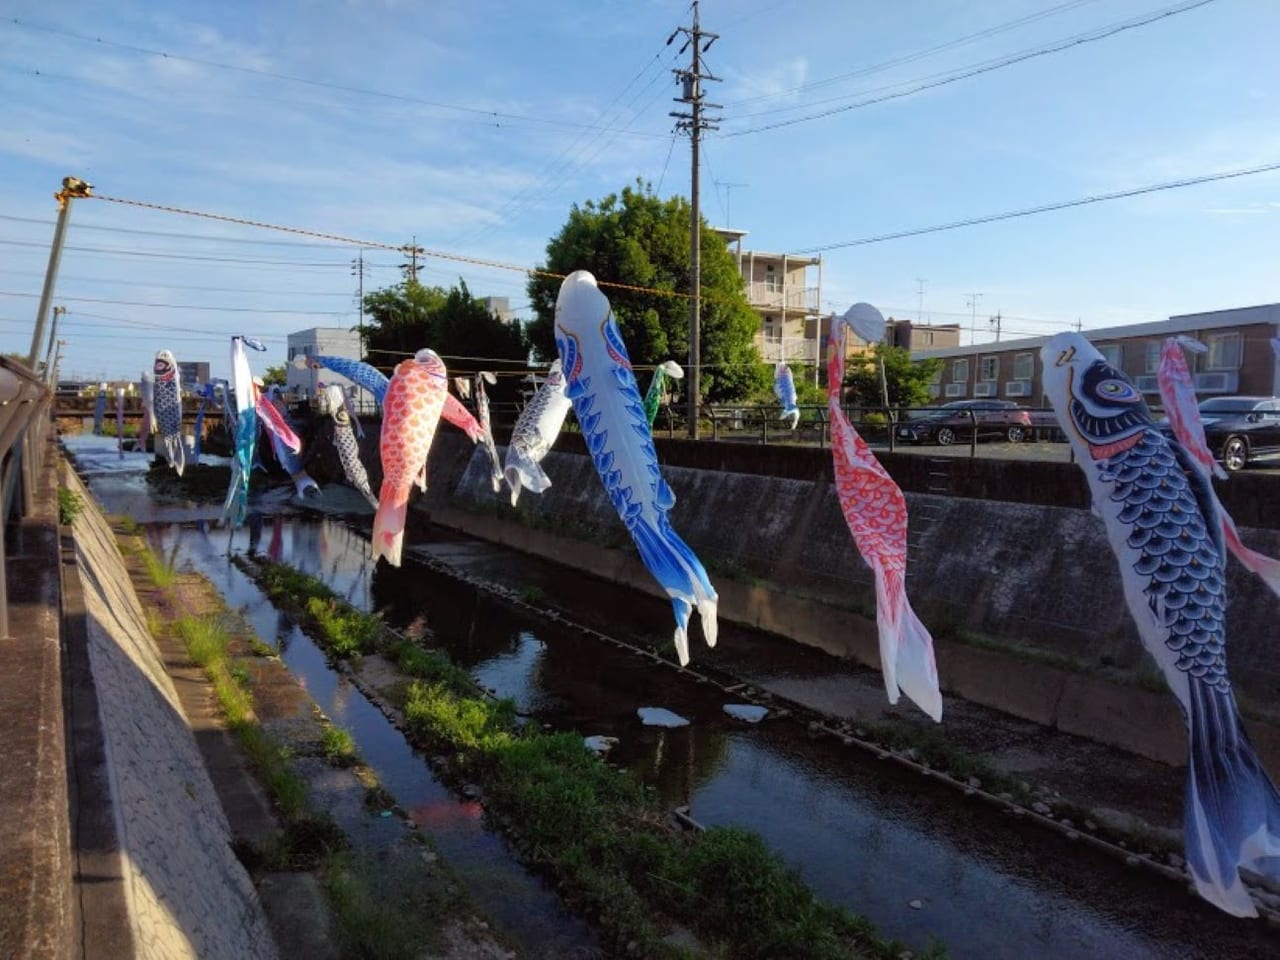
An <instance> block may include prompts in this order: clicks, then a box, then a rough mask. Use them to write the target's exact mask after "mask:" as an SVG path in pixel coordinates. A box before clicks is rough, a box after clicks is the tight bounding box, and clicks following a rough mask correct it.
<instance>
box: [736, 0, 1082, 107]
mask: <svg viewBox="0 0 1280 960" xmlns="http://www.w3.org/2000/svg"><path fill="white" fill-rule="evenodd" d="M1097 2H1098V0H1069V2H1067V3H1061V4H1058V6H1056V7H1049V8H1048V9H1047V10H1040V11H1038V12H1036V13H1031V14H1027V15H1026V16H1024V17H1018V18H1017V19H1015V20H1008V21H1006V22H1004V23H1000V24H997V25H995V26H993V27H988V28H987V29H985V30H979V31H978V32H977V33H970V34H966V35H965V36H963V37H957V38H956V39H955V40H948V41H946V42H945V43H939V44H936V45H934V46H932V47H926V48H925V49H923V50H917V51H915V52H914V53H908V54H903V55H902V56H899V57H894V58H892V59H890V60H882V61H880V62H879V63H873V64H871V65H869V66H866V67H861V68H859V69H857V70H854V71H853V72H851V73H842V74H839V75H838V76H834V77H826V78H825V79H822V80H812V81H810V82H808V83H802V84H800V85H799V86H796V87H790V88H788V89H786V90H778V91H775V92H772V93H762V94H757V95H756V96H753V97H743V98H742V99H741V100H733V101H730V102H729V103H726V104H725V106H726V107H729V108H732V107H738V106H741V105H743V104H746V103H759V102H760V101H762V100H777V99H780V98H782V97H789V96H792V95H794V94H797V93H805V92H806V91H809V90H817V89H820V88H822V87H829V86H832V85H834V84H838V83H844V82H845V81H846V80H857V79H861V78H862V77H867V76H871V75H872V74H876V73H882V72H884V71H885V70H891V69H892V68H894V67H900V66H903V65H905V64H908V63H915V62H916V61H917V60H923V59H925V58H927V57H931V56H933V55H934V54H937V53H943V52H945V51H947V50H952V49H954V48H956V47H961V46H965V45H967V44H970V43H973V42H974V41H976V40H985V39H987V38H988V37H994V36H996V35H997V34H1001V33H1007V32H1008V31H1010V30H1013V29H1016V28H1017V27H1021V26H1025V25H1026V24H1028V23H1032V22H1034V21H1036V20H1043V19H1044V18H1046V17H1051V16H1055V15H1056V14H1059V13H1065V12H1067V11H1070V10H1074V9H1075V8H1077V7H1083V6H1086V5H1088V4H1090V3H1097ZM739 116H751V114H739Z"/></svg>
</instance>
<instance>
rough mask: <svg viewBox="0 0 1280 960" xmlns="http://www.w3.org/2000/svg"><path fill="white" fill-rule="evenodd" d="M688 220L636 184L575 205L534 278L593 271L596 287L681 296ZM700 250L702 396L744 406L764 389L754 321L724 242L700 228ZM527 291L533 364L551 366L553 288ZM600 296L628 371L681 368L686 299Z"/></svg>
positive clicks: (686, 279) (610, 292)
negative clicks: (623, 347)
mask: <svg viewBox="0 0 1280 960" xmlns="http://www.w3.org/2000/svg"><path fill="white" fill-rule="evenodd" d="M690 212H691V211H690V207H689V204H688V202H687V201H686V200H684V199H683V198H682V197H671V198H670V199H667V200H662V199H660V198H659V197H658V196H656V195H655V194H654V193H653V190H652V188H651V187H650V186H649V185H648V184H646V183H643V182H641V181H639V180H637V181H636V185H635V186H634V187H625V188H624V189H623V190H622V193H621V194H616V193H611V194H609V195H608V196H607V197H605V198H604V199H602V200H599V201H595V200H588V201H587V202H586V203H584V204H582V205H581V206H578V205H577V204H575V205H574V206H573V208H572V209H571V210H570V212H569V219H568V221H567V222H566V223H565V225H564V226H563V227H562V228H561V230H560V232H559V233H558V234H557V235H556V236H554V237H552V238H551V240H550V241H549V242H548V243H547V258H546V263H545V264H544V265H543V266H542V267H541V268H540V269H541V270H545V271H548V272H551V273H556V274H569V273H572V272H573V271H574V270H590V271H591V273H592V274H594V275H595V277H596V279H597V280H600V281H607V282H612V283H625V284H631V285H634V286H638V287H645V288H649V289H652V290H655V291H670V292H671V293H675V294H687V293H688V292H689V290H690V289H691V280H690V263H689V260H690V250H689V217H690ZM701 249H702V304H701V311H700V314H699V327H700V330H701V334H702V335H701V359H702V364H703V370H702V376H701V387H702V390H701V392H702V394H703V398H704V399H705V400H710V401H712V402H719V401H724V400H736V399H741V398H743V397H747V396H750V395H752V394H754V393H756V392H757V391H758V390H760V389H761V388H762V387H767V385H768V384H769V382H770V379H769V378H770V371H769V370H768V369H767V368H766V367H765V365H764V364H763V363H761V362H760V355H759V353H758V352H757V351H756V348H755V346H754V344H753V342H752V341H753V338H754V336H755V333H756V331H757V330H758V329H759V327H760V318H759V317H758V316H757V315H756V313H755V312H754V311H752V309H751V308H750V307H749V306H748V305H747V298H746V293H745V290H744V289H743V283H742V278H741V275H740V274H739V273H738V267H737V264H736V263H735V262H734V259H733V256H732V254H730V252H729V249H728V247H727V246H726V245H725V242H724V239H723V238H722V237H721V236H720V235H719V234H718V233H716V232H715V231H714V230H712V229H711V228H710V227H708V226H707V225H706V223H705V222H704V223H703V224H702V234H701ZM528 289H529V298H530V300H531V301H532V303H533V310H534V313H535V314H536V319H534V320H533V321H532V322H531V323H530V324H529V328H528V334H529V341H530V344H531V345H532V347H533V349H534V351H535V352H536V353H537V355H538V357H539V358H540V359H542V360H544V361H545V360H551V359H553V358H554V357H555V356H556V346H555V306H556V296H557V294H559V292H560V280H558V279H556V278H555V277H546V276H534V277H532V278H531V279H530V280H529V287H528ZM604 292H605V294H606V295H607V296H608V297H609V301H610V303H611V304H612V305H613V312H614V315H615V316H616V317H617V320H618V326H619V327H620V328H621V330H622V336H623V339H624V340H625V341H626V344H627V352H628V353H629V354H630V356H631V362H632V363H633V364H635V365H636V366H637V367H648V366H655V365H657V364H659V363H662V362H663V361H665V360H676V361H677V362H679V363H681V364H684V363H685V361H686V360H687V358H688V353H689V347H688V345H689V301H688V299H687V298H686V297H684V296H671V295H669V294H666V293H663V292H654V293H647V292H639V291H633V290H620V289H616V288H611V287H605V288H604ZM641 379H642V380H644V378H643V376H642V377H641ZM645 382H647V381H645Z"/></svg>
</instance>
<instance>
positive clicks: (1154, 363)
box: [1145, 340, 1164, 373]
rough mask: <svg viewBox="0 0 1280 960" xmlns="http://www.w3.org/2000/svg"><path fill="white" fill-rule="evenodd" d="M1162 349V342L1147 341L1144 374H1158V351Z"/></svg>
mask: <svg viewBox="0 0 1280 960" xmlns="http://www.w3.org/2000/svg"><path fill="white" fill-rule="evenodd" d="M1163 349H1164V342H1163V341H1161V340H1148V341H1147V362H1146V365H1145V366H1146V369H1145V372H1146V373H1159V371H1160V351H1161V350H1163Z"/></svg>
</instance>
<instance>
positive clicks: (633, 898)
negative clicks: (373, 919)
mask: <svg viewBox="0 0 1280 960" xmlns="http://www.w3.org/2000/svg"><path fill="white" fill-rule="evenodd" d="M255 567H256V569H255ZM245 569H248V570H249V572H250V573H252V574H255V575H256V578H257V579H258V582H259V584H260V585H261V586H262V587H263V588H264V589H265V590H266V592H267V593H268V595H269V596H271V597H272V599H273V601H275V602H277V603H278V605H280V606H283V607H285V608H286V609H289V610H291V611H293V612H295V613H299V612H300V616H301V617H302V619H304V620H306V621H307V622H306V623H304V627H307V628H309V631H314V634H313V635H314V636H315V639H316V640H317V641H318V642H319V643H320V644H321V645H322V646H325V647H327V648H328V649H329V650H330V651H331V652H334V653H336V649H335V647H341V648H343V649H349V648H352V647H353V646H355V645H356V644H355V642H354V641H353V640H352V636H353V633H354V635H355V636H357V637H358V638H360V642H361V643H363V641H364V639H365V638H366V637H367V636H368V635H367V634H365V633H364V632H363V628H360V629H358V630H354V631H353V630H352V629H351V628H350V626H349V624H348V622H347V620H346V618H348V617H356V618H364V619H365V621H367V622H368V623H369V624H370V626H369V628H368V629H369V633H370V634H371V633H372V631H373V626H376V627H377V628H378V630H379V632H380V633H381V635H382V639H381V641H380V642H375V644H374V649H379V650H382V651H383V652H385V653H386V654H387V655H388V656H390V657H391V658H393V659H394V660H395V661H396V663H397V664H398V665H399V667H400V669H401V670H402V671H403V672H404V673H405V674H407V675H409V676H411V677H414V678H415V679H414V680H413V681H412V682H411V683H409V684H408V685H407V686H405V687H403V688H401V689H402V690H403V693H402V695H401V696H397V697H396V699H397V700H398V701H399V703H398V705H399V706H400V707H401V708H402V710H403V712H404V716H405V721H406V726H407V728H408V731H409V734H410V737H411V738H412V739H413V740H414V741H415V743H417V744H418V745H419V746H421V747H423V748H424V749H427V750H430V751H433V752H445V753H449V754H451V756H452V763H451V765H450V767H451V770H452V772H453V775H455V776H459V777H465V778H466V782H471V783H476V784H478V785H480V787H481V789H482V790H483V791H484V795H485V809H486V811H487V812H488V813H489V814H490V815H492V816H494V817H495V818H496V819H497V820H498V821H499V822H501V823H504V824H506V825H507V826H508V827H509V829H510V830H511V832H512V835H513V838H514V840H515V842H516V844H517V845H518V847H519V848H520V850H521V853H522V855H523V856H524V858H525V859H526V860H528V861H529V862H531V863H533V864H535V865H536V866H538V867H539V868H540V869H543V870H546V871H548V872H549V873H550V874H551V875H552V876H553V877H554V878H555V879H556V881H557V883H558V885H559V887H560V888H561V890H562V891H563V893H564V894H565V895H566V897H567V898H568V899H569V900H570V901H571V902H574V903H576V904H577V905H579V906H580V907H582V908H584V910H585V911H586V912H587V913H588V914H589V915H591V916H595V917H598V918H599V923H600V925H601V926H602V927H603V928H604V929H605V930H606V931H607V932H608V933H609V934H610V935H611V936H612V937H613V938H615V941H616V945H617V946H618V947H620V948H624V947H625V945H626V944H628V943H630V942H631V941H633V940H634V941H635V942H636V944H637V945H638V947H639V951H640V953H641V954H642V955H645V956H652V957H678V956H684V955H687V954H686V952H685V950H684V948H680V947H676V946H674V945H672V944H671V943H668V942H667V941H666V940H665V939H664V935H665V933H666V932H667V930H668V929H669V928H670V927H671V926H672V925H679V926H682V927H685V928H687V929H688V930H691V931H693V932H694V933H695V934H696V935H697V936H698V938H699V939H700V941H701V942H702V943H703V944H704V945H705V946H707V947H708V948H709V949H710V951H711V955H712V956H718V957H729V956H732V957H740V958H744V960H754V958H761V960H762V958H765V957H780V956H785V957H788V958H795V960H845V958H854V957H872V958H882V957H883V958H890V957H895V958H896V957H897V956H898V954H899V953H900V952H901V947H900V946H899V945H896V944H893V943H890V942H886V941H883V940H881V939H879V938H878V937H877V936H876V935H875V933H874V932H873V931H872V930H871V928H870V926H869V925H868V924H867V923H866V921H864V920H861V919H859V918H857V917H855V916H853V915H852V914H850V913H849V912H847V911H845V910H843V909H841V908H837V907H833V906H831V905H829V904H825V903H823V902H821V901H820V900H818V899H817V898H816V897H815V896H814V895H813V893H812V891H810V890H809V888H808V887H807V886H806V885H805V884H804V883H803V882H802V881H801V880H800V879H799V877H798V876H796V875H795V874H794V872H792V871H790V870H789V869H788V868H787V867H786V866H785V865H784V864H783V863H782V861H781V860H780V859H778V858H777V857H776V856H774V855H773V854H772V853H770V852H769V851H768V849H767V848H766V847H765V845H764V843H763V841H762V840H760V838H759V837H757V836H755V835H753V834H750V833H746V832H744V831H740V830H724V829H712V830H708V831H706V832H704V833H698V834H682V833H678V832H675V831H672V830H671V829H669V828H668V827H667V826H666V825H665V816H666V810H665V808H664V807H663V806H662V805H661V804H660V803H659V802H658V801H657V799H656V798H655V797H654V795H653V794H652V792H651V791H649V790H647V789H646V788H644V787H643V786H642V785H640V784H639V783H638V782H637V781H636V780H635V779H634V778H632V777H631V776H629V775H627V774H625V773H623V772H621V771H619V770H617V769H615V768H613V767H610V766H609V765H607V764H606V763H604V762H603V761H602V760H601V759H599V758H598V757H596V756H595V755H594V754H592V753H591V752H590V751H588V750H586V749H585V748H584V747H583V744H582V738H581V737H580V736H579V735H577V734H574V733H544V732H542V730H541V729H540V727H538V725H536V724H525V725H520V724H519V723H518V722H517V719H518V718H517V716H516V710H515V707H514V705H513V704H512V702H511V701H509V700H498V701H495V700H492V699H489V698H487V697H485V696H483V695H482V694H481V693H480V692H479V690H478V689H477V687H476V685H475V683H474V682H473V681H472V679H471V678H470V676H468V675H467V674H466V672H465V671H462V670H460V669H459V668H458V667H456V666H455V665H453V664H451V663H450V662H449V661H448V660H447V658H445V657H443V656H441V655H440V654H439V653H435V652H431V651H426V650H423V649H421V648H419V647H416V646H414V645H413V644H412V643H411V642H409V641H406V640H400V639H396V638H393V636H392V635H391V634H390V632H389V631H386V630H385V629H383V627H382V624H381V621H380V620H379V619H378V618H376V617H370V616H369V615H368V614H363V613H360V612H359V611H354V610H352V609H351V608H349V607H348V606H347V605H346V604H345V603H343V602H342V601H341V600H339V599H338V598H336V597H335V596H334V594H333V592H332V591H330V590H329V589H328V588H327V587H325V586H324V585H323V584H322V583H320V582H319V581H317V580H314V579H313V578H311V577H307V576H304V575H303V574H300V573H298V572H297V571H296V570H293V569H292V568H289V567H287V566H285V565H282V564H274V563H269V562H260V563H257V564H255V565H254V566H253V567H250V566H249V565H245ZM344 624H346V626H344ZM344 631H346V632H344ZM335 638H337V639H336V642H335ZM376 799H378V800H382V799H385V798H383V797H382V796H381V794H379V795H377V798H376ZM335 882H336V883H337V885H338V886H337V896H338V897H340V898H348V899H349V900H350V902H352V903H355V902H356V901H357V900H358V891H356V892H353V891H352V890H349V889H348V888H346V887H345V886H343V884H345V882H346V881H345V880H344V879H342V878H341V877H339V878H338V880H337V881H335ZM352 955H360V956H364V955H366V954H352ZM387 955H388V956H391V955H396V956H398V955H399V954H387Z"/></svg>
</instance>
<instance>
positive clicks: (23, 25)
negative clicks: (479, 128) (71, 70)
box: [8, 17, 666, 139]
mask: <svg viewBox="0 0 1280 960" xmlns="http://www.w3.org/2000/svg"><path fill="white" fill-rule="evenodd" d="M8 22H9V23H12V24H13V25H14V26H16V27H19V28H20V29H23V30H35V31H39V32H41V33H48V34H52V35H54V36H58V37H66V38H67V39H70V40H78V41H80V42H83V43H93V44H99V45H101V46H106V47H114V48H115V49H117V50H128V51H129V52H131V53H140V54H143V55H145V56H149V57H160V58H161V59H164V60H178V61H181V62H183V63H195V64H199V65H200V66H204V67H214V68H216V69H218V70H228V71H231V72H233V73H243V74H249V75H251V76H258V77H266V78H267V79H270V80H283V81H286V82H288V83H299V84H303V85H306V86H312V87H321V88H323V89H325V90H337V91H340V92H342V93H353V94H357V95H359V96H365V97H379V98H382V99H386V100H396V101H399V102H401V103H412V104H417V105H419V106H424V107H432V108H434V109H437V110H452V111H456V112H458V113H463V114H467V115H469V116H478V117H484V118H485V119H486V121H488V122H489V124H491V125H492V126H495V127H500V126H501V123H500V122H499V121H502V120H515V121H520V122H523V123H536V124H543V125H545V126H553V127H563V128H567V129H575V130H580V129H584V128H585V129H591V125H590V124H583V123H575V122H573V121H571V120H552V119H548V118H546V117H533V116H529V115H527V114H521V113H507V112H505V111H500V110H486V109H484V108H482V107H468V106H463V105H462V104H456V103H442V102H440V101H437V100H427V99H425V98H423V97H416V96H412V95H410V94H403V93H392V92H390V91H387V90H373V89H370V88H368V87H353V86H350V85H348V84H343V83H334V82H332V81H329V80H316V79H314V78H311V77H297V76H293V75H291V74H287V73H277V72H275V71H273V70H261V69H258V68H256V67H246V66H242V65H240V64H234V63H221V62H219V61H217V60H206V59H204V58H202V57H190V56H184V55H182V54H177V53H166V52H165V51H163V50H152V49H150V48H149V47H140V46H138V45H136V44H132V43H122V42H120V41H118V40H106V39H103V38H102V37H90V36H86V35H84V34H81V33H75V32H73V31H71V30H64V29H62V28H61V27H53V26H49V25H47V24H39V23H32V22H30V21H27V20H22V19H20V18H18V17H10V18H9V20H8ZM630 135H631V136H638V137H644V138H647V139H660V138H661V137H665V136H666V135H665V134H662V135H661V136H659V135H658V134H652V133H633V134H630Z"/></svg>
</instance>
